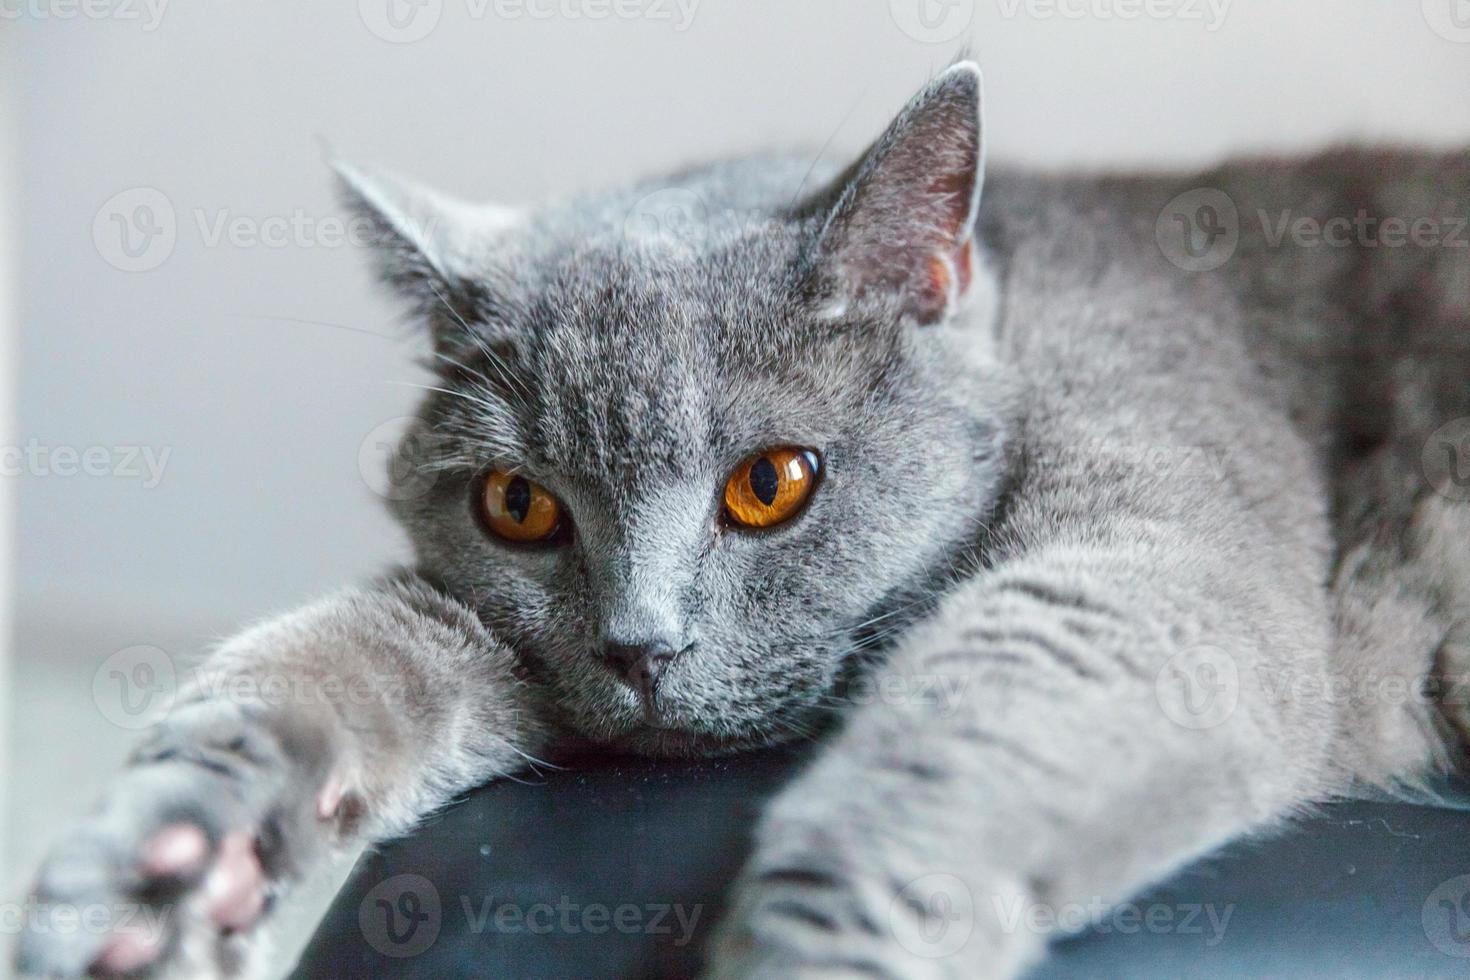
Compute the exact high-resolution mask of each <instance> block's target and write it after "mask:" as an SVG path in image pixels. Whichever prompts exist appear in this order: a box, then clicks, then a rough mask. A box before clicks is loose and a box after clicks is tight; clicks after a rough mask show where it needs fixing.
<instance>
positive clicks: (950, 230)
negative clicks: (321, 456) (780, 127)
mask: <svg viewBox="0 0 1470 980" xmlns="http://www.w3.org/2000/svg"><path fill="white" fill-rule="evenodd" d="M980 118H981V117H980V76H979V72H978V71H977V69H976V68H975V67H974V66H973V65H971V64H968V63H964V64H958V65H955V66H954V67H952V68H950V69H949V70H948V71H946V72H944V73H943V74H941V75H940V76H938V77H937V78H936V79H934V81H932V82H931V83H930V84H929V85H928V86H927V87H925V88H924V89H923V91H921V92H920V93H919V94H918V95H917V96H916V97H915V98H914V99H913V100H912V101H911V102H910V103H909V105H908V106H907V107H906V108H905V109H904V110H903V111H902V113H901V114H900V115H899V116H898V117H897V119H896V120H895V121H894V122H893V124H892V125H891V126H890V127H889V129H888V131H887V132H886V133H884V134H883V136H882V137H881V138H880V139H879V140H878V141H877V142H876V143H875V144H874V145H873V147H872V148H871V149H870V150H869V151H868V152H867V153H866V154H865V155H864V156H863V157H862V158H861V159H860V160H859V161H857V162H856V163H855V164H854V165H853V166H851V167H850V168H848V169H847V170H845V171H843V172H841V173H824V172H822V171H820V170H817V171H815V172H814V171H813V168H811V167H810V165H809V163H808V162H806V161H802V160H782V159H759V160H744V161H737V162H730V163H723V164H719V165H716V166H712V167H707V168H703V169H698V170H693V171H689V172H686V173H682V174H679V175H677V176H675V177H673V178H671V179H666V180H661V181H657V182H653V183H649V184H646V185H641V186H637V187H633V188H630V189H626V190H622V191H617V192H613V193H610V194H606V195H604V196H598V197H594V198H592V199H589V200H581V201H576V202H574V203H569V204H563V205H557V206H550V207H546V208H542V209H538V210H534V211H519V210H513V209H505V208H495V207H469V206H465V205H461V204H456V203H452V202H450V201H448V200H446V199H443V198H441V197H438V196H436V195H432V194H429V193H427V192H424V191H420V190H417V189H414V188H411V187H409V186H407V185H405V184H402V183H400V182H396V181H393V180H390V179H388V178H386V177H383V176H380V175H374V174H371V173H368V172H365V171H362V170H359V169H354V168H350V167H343V168H341V174H342V176H343V178H344V189H345V190H344V192H345V194H346V196H347V198H348V200H349V201H350V202H351V204H352V206H353V207H354V208H355V209H357V212H358V213H359V214H360V215H361V216H364V217H366V218H367V219H368V220H369V221H371V222H372V223H373V227H374V228H375V231H376V234H377V236H378V237H379V238H380V240H381V247H380V248H379V249H378V250H377V251H376V255H377V257H378V260H379V262H380V264H381V270H382V273H383V275H384V277H385V279H386V281H387V282H388V283H390V284H391V285H392V287H394V289H395V290H396V291H397V293H398V294H399V295H401V296H402V297H404V298H406V299H407V301H408V302H409V303H410V304H411V305H412V307H413V310H414V314H415V316H416V317H417V318H418V319H419V320H421V321H422V322H423V323H424V324H425V326H426V327H427V330H428V333H429V334H430V336H431V337H432V341H433V364H434V367H435V369H436V370H437V372H438V374H439V381H438V382H437V383H436V385H435V386H434V390H432V391H431V392H430V393H429V396H428V397H427V399H426V400H425V402H424V404H423V407H422V411H421V413H420V421H419V423H418V425H417V426H416V427H415V428H414V430H413V431H412V432H410V433H409V436H408V437H407V438H406V440H405V442H404V445H403V447H402V451H401V453H400V458H399V460H398V464H399V465H398V467H397V469H396V472H398V473H399V476H400V478H401V479H400V483H399V484H398V486H399V489H400V490H401V491H402V492H398V493H395V494H394V496H395V497H396V498H397V500H396V503H395V510H396V513H397V516H398V518H399V519H400V520H401V521H402V522H403V524H404V525H405V526H406V527H407V528H408V529H409V531H410V533H411V534H412V537H413V540H414V542H415V544H416V552H417V565H416V567H415V568H414V569H413V570H412V571H404V572H401V573H399V574H396V575H393V576H390V577H388V578H385V579H383V580H382V581H380V582H377V583H374V584H371V585H368V586H366V587H363V588H357V589H352V590H348V591H344V592H342V593H340V594H338V595H335V596H332V597H329V598H326V599H324V600H322V601H319V602H317V603H315V604H313V605H310V606H307V607H306V608H304V609H302V610H300V611H297V612H293V613H291V614H289V615H286V616H283V617H281V618H279V619H275V620H272V621H270V622H267V623H265V624H263V625H260V626H257V627H255V628H253V629H251V630H249V631H247V632H245V633H243V634H242V635H240V636H238V637H236V638H235V639H233V640H231V641H229V642H228V643H226V644H224V646H223V647H222V648H220V649H219V650H218V651H217V652H215V653H214V654H213V655H212V657H211V658H210V659H209V660H208V661H207V663H206V664H205V667H204V668H203V669H202V671H201V672H200V674H199V675H198V679H197V681H196V684H195V686H194V689H193V691H192V693H190V694H189V695H187V696H186V697H184V698H182V699H181V702H180V706H179V707H177V708H176V710H175V711H174V712H173V713H172V714H171V716H170V717H169V718H168V719H167V720H166V721H165V722H163V723H162V724H161V725H159V726H158V727H157V729H156V730H155V731H154V732H153V733H152V736H151V738H150V739H149V740H148V742H147V744H146V745H145V746H144V747H143V748H142V749H140V750H139V751H138V753H137V755H136V757H135V758H134V760H133V762H132V764H131V766H130V767H129V769H128V770H127V771H126V772H125V773H124V774H123V775H122V776H121V778H120V779H119V780H118V782H117V783H116V784H115V785H114V786H113V787H112V789H111V791H110V792H109V793H108V794H107V795H106V797H105V799H104V800H103V801H102V803H101V805H100V807H99V809H98V810H97V811H96V813H95V814H94V815H92V816H91V817H90V818H89V819H88V820H87V821H86V822H84V823H83V824H82V825H81V826H80V827H79V828H78V829H76V830H74V831H72V832H71V833H70V834H69V835H68V836H66V837H65V838H64V839H63V840H62V842H61V843H60V844H59V845H58V846H57V848H56V850H55V852H54V854H53V855H52V857H51V858H50V860H49V861H48V863H47V864H46V866H45V868H44V869H43V871H42V873H41V877H40V881H39V883H38V885H37V887H36V895H37V896H38V897H39V898H40V899H41V900H43V901H52V902H73V903H78V904H83V903H89V902H98V901H100V902H120V901H129V900H136V899H137V897H139V896H142V897H143V898H144V899H145V900H146V901H149V902H154V903H155V904H157V905H159V906H162V905H164V904H170V905H172V906H173V908H174V913H173V915H172V917H171V918H170V919H169V920H168V929H167V930H166V931H165V932H164V933H163V934H162V935H161V936H154V935H137V934H121V935H117V936H111V937H109V936H92V935H90V934H88V933H86V932H84V931H78V932H76V933H73V934H70V935H57V934H55V933H45V934H43V933H39V932H38V933H32V934H30V935H28V936H26V937H25V940H24V943H23V949H22V960H23V963H24V964H25V965H26V966H27V967H29V968H30V969H33V970H36V971H38V972H41V971H50V972H55V973H57V974H61V975H78V974H82V973H84V972H86V971H88V970H89V969H92V970H96V971H98V972H107V971H109V970H111V971H122V970H126V969H135V968H147V967H153V968H158V969H159V970H160V972H164V973H174V974H177V975H183V976H191V977H198V976H245V975H255V974H257V973H259V972H261V971H262V970H263V968H264V964H266V963H268V962H269V960H270V954H269V951H268V950H267V949H266V948H265V944H264V943H263V942H262V941H261V940H260V937H261V936H262V935H263V934H265V933H266V932H268V930H264V929H262V922H263V921H264V920H267V919H268V918H269V914H270V911H271V909H272V903H271V901H270V899H271V898H274V897H275V896H277V895H278V894H280V893H281V891H282V890H284V889H286V888H288V887H289V886H290V885H291V883H292V882H293V881H296V880H299V879H300V877H301V876H302V875H303V874H304V873H305V872H307V871H308V870H310V869H311V868H312V867H313V866H314V865H315V864H316V862H318V861H319V860H320V859H321V857H322V856H323V855H324V854H325V853H326V852H327V851H328V850H329V849H330V848H334V847H342V846H345V845H346V844H348V843H350V842H355V841H362V840H364V839H368V840H371V839H377V838H381V837H383V836H385V835H389V834H396V833H400V832H402V831H404V830H406V829H407V828H409V827H411V826H412V825H413V824H414V822H415V821H416V820H418V819H419V818H421V817H422V816H423V815H424V814H425V813H427V812H429V811H430V810H432V809H433V808H435V807H437V806H439V805H441V804H442V803H444V802H445V801H446V800H448V799H449V798H450V797H451V796H453V795H454V794H456V793H458V792H460V791H462V790H464V789H466V788H468V787H471V786H474V785H476V784H479V783H482V782H484V781H486V780H490V779H494V778H497V777H501V776H506V775H509V774H512V773H514V772H515V771H517V770H519V769H523V768H525V767H527V766H528V765H531V764H532V763H533V761H534V760H536V759H554V758H555V757H556V754H557V753H558V752H559V751H560V749H561V748H562V747H564V746H566V745H568V744H571V743H573V742H580V743H582V744H584V745H585V744H586V743H594V744H596V745H605V746H614V747H617V748H621V749H632V750H637V751H640V752H646V753H657V754H672V755H695V754H706V753H717V752H729V751H734V750H738V749H740V748H743V747H747V746H758V745H764V744H768V743H772V742H777V741H781V740H786V739H792V738H799V737H802V736H805V735H808V734H810V733H812V732H814V731H816V730H818V729H819V728H821V727H822V725H823V723H824V722H825V721H826V720H827V719H829V718H831V717H833V716H834V714H835V716H836V717H837V718H838V719H839V721H840V724H839V725H838V726H837V730H836V731H835V732H833V733H832V735H831V737H830V739H829V741H828V742H827V744H826V745H825V746H824V748H823V750H822V752H821V754H820V756H819V757H818V759H817V761H816V762H815V763H814V764H813V765H811V766H810V767H809V768H808V769H807V770H806V771H805V772H804V773H803V775H801V776H800V777H799V778H798V779H797V780H796V782H795V783H794V784H793V785H791V786H790V787H789V788H787V789H786V790H785V791H784V792H783V793H782V794H781V795H780V796H779V797H778V798H777V799H776V800H775V802H774V803H773V804H772V805H771V806H770V808H769V810H768V812H767V813H766V814H765V816H764V820H763V822H762V825H761V829H760V832H759V841H758V847H757V850H756V852H755V855H754V857H753V859H752V860H751V861H750V863H749V865H748V867H747V868H746V869H745V871H744V873H743V875H742V876H741V878H740V880H739V881H738V882H736V883H735V884H734V886H733V888H734V889H735V891H734V893H733V903H732V912H731V913H730V914H729V916H728V917H727V920H726V921H725V922H724V923H723V925H722V927H721V929H720V930H719V933H718V936H717V939H716V941H715V943H714V944H713V946H712V947H711V949H710V950H709V967H708V972H709V975H711V976H714V977H722V978H726V977H728V978H734V977H756V976H759V977H787V976H796V975H802V976H807V975H813V976H815V975H819V974H820V975H824V976H826V975H855V976H884V977H889V976H892V977H965V978H974V977H987V978H1001V977H1012V976H1015V975H1016V974H1017V973H1018V972H1020V971H1022V970H1023V969H1025V968H1026V967H1027V966H1028V965H1029V964H1031V963H1033V962H1034V961H1036V960H1037V959H1038V958H1039V957H1040V956H1041V955H1042V954H1043V952H1044V948H1045V944H1046V941H1047V938H1048V937H1047V935H1046V934H1045V933H1044V931H1041V930H1037V929H1034V928H1026V927H1018V926H1017V925H1016V921H1017V919H1016V915H1015V913H1016V912H1017V911H1021V912H1025V911H1026V910H1031V909H1038V908H1039V909H1052V910H1056V909H1061V908H1063V907H1070V906H1073V905H1081V906H1089V904H1093V905H1095V904H1096V903H1099V902H1101V903H1107V902H1117V901H1121V900H1123V899H1126V898H1127V897H1128V896H1129V895H1130V894H1131V893H1133V892H1135V891H1136V890H1137V889H1139V888H1140V887H1142V886H1144V885H1146V884H1147V883H1149V882H1150V881H1152V880H1154V879H1156V878H1158V877H1159V876H1161V875H1164V874H1166V873H1168V872H1169V871H1171V870H1172V869H1174V868H1176V867H1178V866H1179V865H1180V864H1181V862H1184V861H1187V860H1189V859H1190V858H1192V857H1195V856H1197V855H1200V854H1203V853H1205V852H1207V851H1209V850H1210V849H1212V848H1214V847H1216V846H1217V845H1219V844H1221V843H1222V842H1224V841H1227V840H1229V839H1231V838H1233V837H1236V836H1238V835H1241V834H1244V833H1247V832H1251V831H1256V830H1260V829H1263V828H1269V827H1270V826H1272V825H1276V824H1280V823H1281V822H1283V821H1284V820H1286V819H1287V818H1289V817H1291V816H1292V815H1293V814H1294V813H1298V812H1300V811H1302V810H1303V809H1304V808H1305V807H1307V806H1309V805H1310V804H1312V803H1313V802H1315V801H1322V800H1327V799H1330V798H1332V797H1334V796H1339V795H1342V794H1345V793H1348V792H1352V791H1354V790H1355V789H1356V788H1358V787H1361V786H1374V787H1380V788H1385V789H1390V790H1399V789H1402V788H1403V787H1405V786H1412V785H1414V784H1416V783H1417V782H1419V781H1422V780H1423V779H1424V778H1426V777H1428V776H1429V775H1431V774H1434V773H1438V772H1443V771H1447V770H1450V769H1451V768H1452V767H1454V766H1456V765H1457V764H1458V763H1459V761H1460V745H1461V742H1460V736H1461V735H1462V734H1463V733H1464V732H1465V731H1466V725H1467V722H1470V717H1467V715H1466V712H1465V707H1464V702H1463V699H1461V698H1458V697H1452V696H1435V695H1436V694H1445V693H1449V694H1453V693H1454V682H1455V681H1456V679H1457V678H1458V677H1460V676H1461V675H1462V674H1463V670H1464V667H1465V661H1466V660H1467V655H1470V645H1467V644H1470V548H1467V547H1466V544H1467V542H1470V504H1467V502H1466V501H1467V500H1470V472H1467V470H1470V455H1464V454H1465V453H1466V452H1467V450H1470V432H1467V431H1466V430H1467V429H1470V422H1464V421H1457V420H1464V419H1465V418H1466V417H1467V416H1470V384H1467V382H1470V339H1467V338H1470V251H1467V250H1466V249H1465V248H1463V247H1460V246H1456V245H1455V244H1454V241H1453V240H1452V239H1453V237H1454V234H1455V232H1454V215H1453V214H1452V213H1451V214H1450V215H1449V216H1446V212H1445V211H1444V209H1445V207H1446V204H1447V202H1448V204H1449V206H1451V207H1454V206H1458V208H1459V209H1460V212H1459V214H1460V217H1461V218H1463V215H1464V209H1465V207H1466V205H1467V202H1470V155H1466V154H1459V155H1454V156H1441V157H1434V156H1430V155H1426V154H1408V153H1406V154H1386V153H1381V154H1367V153H1352V152H1344V153H1339V154H1332V155H1327V156H1323V157H1320V158H1316V159H1312V160H1307V161H1296V162H1290V163H1279V162H1255V163H1249V164H1242V165H1233V166H1228V167H1225V168H1222V169H1219V170H1216V171H1213V172H1211V173H1208V174H1203V175H1198V174H1197V175H1193V176H1189V177H1184V176H1151V177H1120V178H1092V177H1089V178H1072V177H1058V176H1036V175H1028V174H1017V173H997V174H994V175H992V176H991V178H990V179H989V180H988V182H987V185H988V186H987V192H986V196H985V204H984V207H983V208H982V207H981V206H980V201H981V197H980V191H981V176H982V173H983V172H984V166H983V156H984V154H983V145H982V140H981V122H980ZM1180 195H1183V196H1180ZM1363 215H1368V216H1370V217H1371V218H1372V221H1370V222H1369V224H1370V225H1371V227H1370V228H1368V230H1367V231H1365V230H1364V222H1363V221H1362V220H1361V218H1362V216H1363ZM671 216H672V217H681V218H682V219H684V220H682V221H670V220H665V219H668V218H670V217H671ZM1388 217H1392V218H1395V219H1396V220H1402V221H1404V222H1406V227H1412V228H1420V227H1422V226H1423V225H1422V223H1423V222H1424V221H1430V222H1435V224H1434V228H1436V229H1438V232H1439V235H1440V238H1439V241H1438V244H1437V245H1434V246H1431V245H1427V244H1425V242H1424V241H1422V240H1421V241H1417V242H1407V241H1406V242H1401V243H1400V244H1401V246H1402V247H1395V246H1394V245H1392V244H1391V243H1388V226H1387V222H1386V220H1383V219H1386V218H1388ZM1340 219H1342V220H1346V221H1348V222H1349V224H1347V225H1344V224H1343V223H1342V220H1340ZM1380 220H1383V224H1382V227H1381V228H1380V226H1379V225H1378V224H1376V223H1375V222H1377V221H1380ZM1313 223H1315V226H1316V227H1318V229H1319V231H1321V232H1322V234H1320V235H1318V236H1317V237H1316V238H1315V240H1314V241H1309V240H1308V239H1309V238H1311V234H1310V232H1311V228H1312V227H1313V226H1314V225H1313ZM1329 229H1330V231H1328V230H1329ZM1375 234H1380V236H1381V238H1382V241H1379V240H1375V239H1374V238H1373V237H1372V236H1373V235H1375ZM1460 234H1461V235H1463V224H1461V225H1460ZM405 475H406V476H405ZM941 914H942V915H944V916H946V917H947V919H946V920H945V922H936V921H935V917H936V916H939V915H941ZM956 921H959V922H963V923H965V928H964V929H963V930H957V929H946V928H942V927H943V926H945V925H946V923H951V922H956ZM1021 921H1034V918H1033V919H1022V920H1021Z"/></svg>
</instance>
